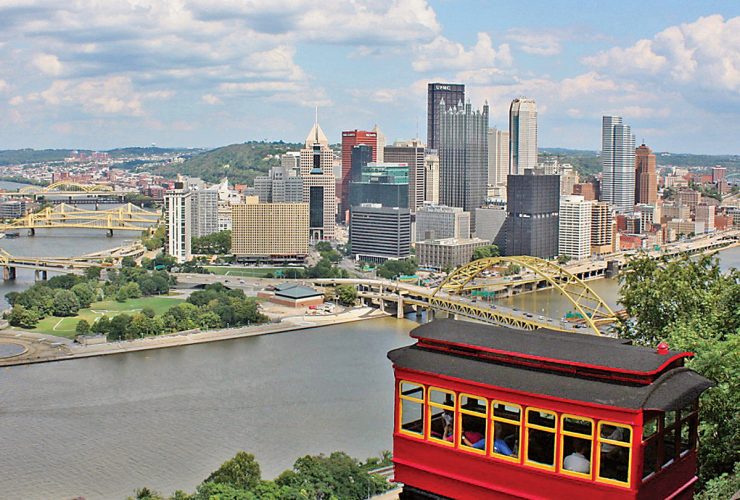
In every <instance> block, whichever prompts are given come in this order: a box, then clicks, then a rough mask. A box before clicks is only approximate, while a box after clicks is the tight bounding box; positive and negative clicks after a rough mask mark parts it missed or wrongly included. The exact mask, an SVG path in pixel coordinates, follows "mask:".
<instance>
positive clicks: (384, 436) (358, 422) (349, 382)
mask: <svg viewBox="0 0 740 500" xmlns="http://www.w3.org/2000/svg"><path fill="white" fill-rule="evenodd" d="M70 234H71V233H66V234H65V235H64V236H56V235H54V234H53V233H48V234H46V235H45V234H43V232H39V234H37V236H35V237H33V238H27V237H21V238H17V239H14V240H7V239H4V240H0V247H2V248H5V249H6V250H8V251H9V252H11V253H15V254H17V255H61V256H65V255H75V254H82V253H89V252H93V251H97V250H101V249H104V248H110V247H112V246H117V245H120V244H122V243H123V241H124V240H125V239H126V237H114V238H107V237H105V236H104V235H102V234H100V233H93V234H90V233H87V232H83V233H80V234H77V233H75V234H74V235H73V236H72V237H70ZM722 266H723V268H727V267H730V266H734V267H738V266H740V248H735V249H732V250H728V251H725V252H722ZM23 276H24V275H23V274H22V273H20V272H19V277H20V280H19V282H17V283H16V284H3V285H2V286H1V287H0V293H2V294H4V293H6V292H7V291H10V290H11V289H15V288H25V287H27V286H28V285H29V282H28V281H23V280H24V278H23ZM28 278H29V279H30V281H32V280H33V277H32V274H31V275H30V276H29V277H28ZM590 284H591V285H592V286H593V287H594V288H595V289H596V291H597V292H598V293H599V294H601V295H602V296H603V297H604V298H605V300H607V302H609V303H610V304H611V305H612V306H614V305H616V299H617V292H618V290H617V284H616V282H615V281H613V280H595V281H592V282H590ZM507 302H508V303H509V304H510V305H512V304H513V305H515V306H519V307H521V308H522V309H525V310H529V311H532V312H543V311H542V310H543V309H544V314H547V315H549V316H553V317H558V315H562V314H563V313H564V312H565V311H567V310H568V304H567V302H566V301H565V299H563V298H562V297H560V296H559V295H558V294H557V293H556V292H553V291H552V290H543V291H539V292H535V293H531V294H524V295H520V296H517V297H514V298H512V299H508V301H507ZM414 326H416V323H414V322H413V321H409V320H400V321H399V320H395V319H390V318H387V319H377V320H370V321H364V322H359V323H352V324H348V325H337V326H331V327H322V328H316V329H311V330H302V331H296V332H289V333H281V334H276V335H268V336H263V337H253V338H245V339H238V340H231V341H223V342H215V343H210V344H200V345H193V346H185V347H177V348H169V349H161V350H153V351H147V352H137V353H129V354H124V355H114V356H105V357H98V358H89V359H81V360H75V361H65V362H60V363H48V364H41V365H31V366H17V367H9V368H4V369H0V443H2V453H0V471H1V472H0V498H9V499H16V498H19V499H20V498H23V499H68V498H72V497H75V496H84V497H85V498H87V499H108V498H125V497H126V496H127V495H131V494H132V493H133V490H134V489H135V488H138V487H142V486H149V487H151V488H154V489H156V490H159V491H160V492H162V493H165V494H170V493H172V492H173V491H174V490H175V489H178V488H179V489H184V490H186V491H192V490H193V489H194V488H195V486H196V485H197V484H198V483H199V482H201V481H202V480H203V479H205V478H206V477H207V476H208V475H209V474H210V473H211V472H212V471H213V470H215V469H216V468H217V467H218V466H219V465H220V464H221V463H222V462H224V461H225V460H227V459H228V458H230V457H231V456H233V455H234V454H235V453H236V452H237V451H240V450H245V451H248V452H251V453H254V454H255V455H256V457H257V459H258V461H259V462H260V464H261V465H262V471H263V475H264V476H265V477H273V476H275V475H276V474H278V473H280V472H281V471H282V470H284V469H286V468H289V467H290V466H291V465H292V463H293V462H294V461H295V459H296V458H298V457H299V456H302V455H305V454H316V453H330V452H332V451H334V450H343V451H346V452H347V453H349V454H350V455H352V456H355V457H358V458H366V457H368V456H372V455H376V454H378V453H379V452H381V451H382V450H385V449H390V447H391V434H392V411H393V410H392V398H393V374H392V370H391V365H390V362H389V361H388V360H387V358H386V353H387V351H389V350H390V349H393V348H396V347H400V346H403V345H408V344H410V343H411V341H410V339H409V337H408V332H409V331H410V330H411V329H412V328H413V327H414Z"/></svg>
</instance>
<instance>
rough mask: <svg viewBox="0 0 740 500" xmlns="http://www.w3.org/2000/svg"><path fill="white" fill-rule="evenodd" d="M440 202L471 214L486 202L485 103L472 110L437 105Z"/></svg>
mask: <svg viewBox="0 0 740 500" xmlns="http://www.w3.org/2000/svg"><path fill="white" fill-rule="evenodd" d="M439 108H440V114H439V149H438V150H439V202H440V203H441V204H443V205H447V206H448V207H460V208H462V209H464V210H465V211H466V212H470V214H471V221H470V229H471V231H473V232H474V231H475V215H474V212H475V209H476V208H478V207H480V206H481V205H483V204H484V203H485V201H486V181H487V179H488V104H487V103H486V104H484V105H483V109H482V110H481V111H478V110H476V111H473V110H472V108H471V106H470V103H467V104H464V105H463V103H462V102H458V103H457V104H455V105H453V106H452V107H450V108H446V106H445V101H444V100H443V101H441V102H440V104H439Z"/></svg>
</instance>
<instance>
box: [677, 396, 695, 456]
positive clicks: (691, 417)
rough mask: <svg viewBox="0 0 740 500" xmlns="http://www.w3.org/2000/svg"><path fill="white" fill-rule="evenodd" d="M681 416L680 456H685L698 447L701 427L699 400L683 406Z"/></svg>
mask: <svg viewBox="0 0 740 500" xmlns="http://www.w3.org/2000/svg"><path fill="white" fill-rule="evenodd" d="M680 417H681V424H680V428H681V431H680V432H681V434H680V441H679V456H684V455H685V454H686V453H688V452H689V450H692V449H694V448H696V442H697V434H698V427H699V400H695V401H693V402H692V403H689V404H688V405H687V406H685V407H684V408H682V409H681V411H680Z"/></svg>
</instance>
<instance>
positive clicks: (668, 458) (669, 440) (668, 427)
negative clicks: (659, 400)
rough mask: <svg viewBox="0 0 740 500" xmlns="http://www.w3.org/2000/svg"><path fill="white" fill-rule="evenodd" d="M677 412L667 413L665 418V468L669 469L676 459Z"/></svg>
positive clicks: (663, 464)
mask: <svg viewBox="0 0 740 500" xmlns="http://www.w3.org/2000/svg"><path fill="white" fill-rule="evenodd" d="M677 413H678V412H677V411H667V412H665V416H664V417H663V422H664V423H663V463H662V464H661V465H662V466H663V467H668V466H669V465H671V464H672V463H673V461H674V460H675V459H676V430H677V428H678V422H677V418H678V415H677Z"/></svg>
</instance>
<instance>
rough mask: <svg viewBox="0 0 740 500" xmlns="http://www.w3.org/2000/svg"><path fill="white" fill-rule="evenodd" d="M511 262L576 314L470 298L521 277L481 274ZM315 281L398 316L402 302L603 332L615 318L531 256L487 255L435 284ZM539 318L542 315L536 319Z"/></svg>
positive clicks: (588, 292) (499, 320)
mask: <svg viewBox="0 0 740 500" xmlns="http://www.w3.org/2000/svg"><path fill="white" fill-rule="evenodd" d="M511 265H516V266H518V267H519V268H520V269H522V270H525V271H526V272H527V278H526V280H531V281H532V282H537V283H540V282H543V283H546V284H547V285H549V286H552V287H553V288H555V289H556V290H557V291H559V292H560V293H561V294H563V296H564V297H565V298H566V299H568V301H569V302H570V303H571V305H572V306H573V307H574V309H575V310H576V311H577V313H578V316H579V319H578V320H577V321H576V322H574V323H566V322H561V321H560V320H555V319H550V318H545V317H544V316H539V315H533V314H529V313H527V312H522V311H515V310H514V309H511V308H508V307H504V306H500V305H488V304H486V303H485V302H483V301H474V300H472V299H471V298H470V297H469V294H470V292H472V291H473V290H476V289H481V288H499V289H500V288H503V287H505V286H510V285H513V284H517V285H518V284H521V283H522V282H523V281H519V280H517V281H515V282H505V281H501V280H500V279H499V280H488V279H486V278H485V276H484V273H486V271H489V270H499V271H500V270H501V269H503V268H504V267H509V266H511ZM314 282H315V283H316V284H317V285H324V286H327V285H330V286H331V285H339V284H344V283H346V284H353V285H355V286H357V287H358V289H359V295H360V297H361V298H363V299H365V300H370V301H372V302H377V303H379V305H380V306H381V308H384V306H385V303H386V302H387V301H390V302H395V303H396V304H397V311H398V315H399V316H402V315H403V311H404V306H413V307H415V308H417V310H418V308H421V309H427V310H432V311H437V312H445V313H447V314H449V315H454V316H457V317H463V318H468V319H474V320H477V321H482V322H485V323H493V324H499V325H504V326H511V327H513V328H519V329H523V330H534V329H536V328H549V329H551V330H559V331H564V332H572V333H581V332H583V331H584V330H581V329H579V328H581V327H583V326H587V327H588V330H585V331H588V332H589V333H592V334H595V335H602V329H603V328H605V327H606V326H608V325H609V324H611V323H613V322H614V321H615V320H616V319H617V317H616V315H615V314H614V312H613V311H612V310H611V308H610V307H609V305H608V304H607V303H606V302H604V300H603V299H602V298H601V297H599V295H598V294H596V292H594V291H593V290H592V289H591V287H589V286H588V285H587V284H586V283H585V282H584V281H583V280H581V279H579V278H578V277H576V276H574V275H573V274H571V273H569V272H568V271H566V270H565V269H563V268H562V267H560V266H558V265H557V264H554V263H552V262H549V261H546V260H542V259H538V258H536V257H525V256H518V257H491V258H488V259H479V260H476V261H474V262H471V263H469V264H467V265H465V266H462V267H460V268H458V269H456V270H455V271H454V272H453V273H451V274H450V275H449V276H448V277H447V278H446V279H445V280H444V281H443V282H442V283H441V284H440V285H439V286H438V287H437V288H436V289H429V288H426V287H422V286H418V285H413V284H408V283H400V282H393V281H388V280H360V279H317V280H314ZM540 318H543V319H540Z"/></svg>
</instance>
